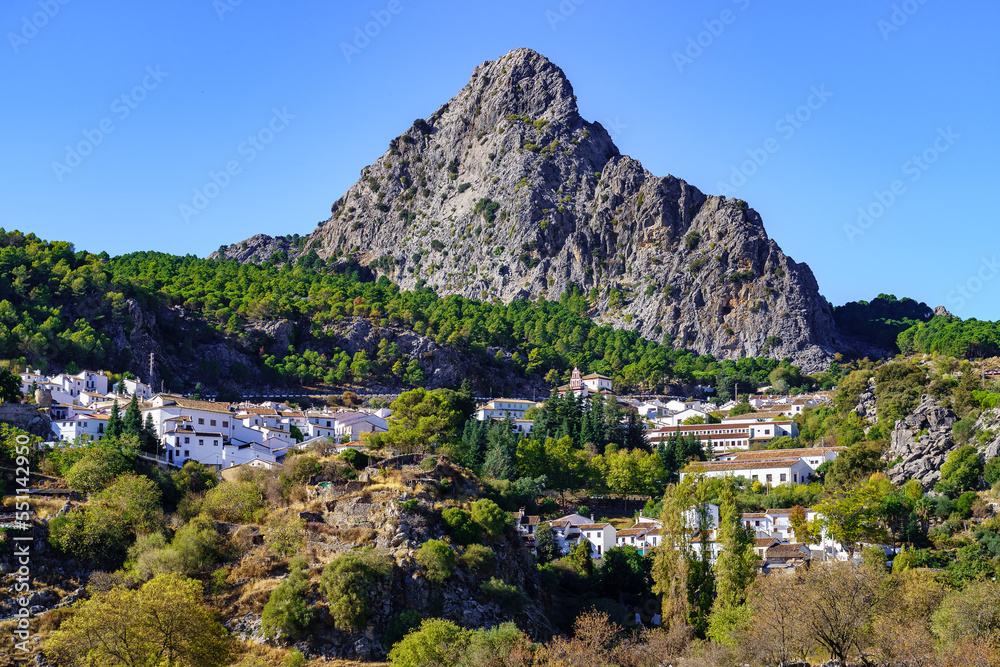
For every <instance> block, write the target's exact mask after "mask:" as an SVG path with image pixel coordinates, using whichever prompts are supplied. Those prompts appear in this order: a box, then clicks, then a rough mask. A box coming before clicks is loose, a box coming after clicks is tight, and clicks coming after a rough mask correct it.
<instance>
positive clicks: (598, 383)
mask: <svg viewBox="0 0 1000 667" xmlns="http://www.w3.org/2000/svg"><path fill="white" fill-rule="evenodd" d="M581 379H582V380H583V386H585V387H586V388H587V389H589V390H590V393H592V394H600V393H603V392H606V391H607V392H610V391H614V389H612V382H611V378H609V377H608V376H607V375H601V374H600V373H590V374H588V375H584V376H583V378H581Z"/></svg>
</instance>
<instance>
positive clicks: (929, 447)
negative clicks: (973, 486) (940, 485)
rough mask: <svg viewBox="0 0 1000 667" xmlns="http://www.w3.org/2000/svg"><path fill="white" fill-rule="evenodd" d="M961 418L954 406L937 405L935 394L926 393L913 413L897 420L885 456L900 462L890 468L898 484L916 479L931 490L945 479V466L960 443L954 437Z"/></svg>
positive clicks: (889, 472) (890, 473) (889, 471)
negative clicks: (942, 475) (949, 456)
mask: <svg viewBox="0 0 1000 667" xmlns="http://www.w3.org/2000/svg"><path fill="white" fill-rule="evenodd" d="M956 421H957V417H956V416H955V413H954V412H953V411H952V410H951V408H945V407H943V406H940V405H938V404H937V402H936V401H935V400H934V398H933V397H931V396H926V395H925V396H923V397H922V399H921V401H920V405H919V406H917V408H916V410H914V411H913V413H912V414H911V415H909V416H908V417H906V418H904V419H900V420H899V421H897V422H896V426H895V427H894V428H893V430H892V438H891V444H890V445H889V450H888V451H887V452H886V453H885V458H886V459H887V460H888V461H890V462H893V461H897V460H898V462H897V463H895V465H893V466H892V467H891V468H889V470H888V471H887V473H886V474H887V476H888V477H889V479H890V480H892V482H893V483H895V484H902V483H903V482H905V481H907V480H909V479H915V480H917V481H918V482H920V484H921V485H922V486H923V487H924V488H925V489H930V488H931V487H933V486H934V484H935V483H936V482H937V481H938V480H940V479H941V466H942V464H944V462H945V461H947V460H948V454H949V452H951V451H952V450H953V449H955V448H956V447H957V446H958V445H957V443H956V442H955V440H954V438H953V437H952V426H954V424H955V422H956Z"/></svg>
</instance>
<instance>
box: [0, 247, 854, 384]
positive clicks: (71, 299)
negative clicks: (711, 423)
mask: <svg viewBox="0 0 1000 667" xmlns="http://www.w3.org/2000/svg"><path fill="white" fill-rule="evenodd" d="M0 268H2V277H0V358H2V359H8V360H12V363H13V364H16V365H21V366H23V365H32V366H41V367H48V368H51V369H56V370H59V369H63V368H66V367H70V368H73V367H80V368H83V367H85V366H86V367H103V368H107V369H109V370H111V371H114V372H119V373H120V372H125V371H130V372H132V373H135V374H137V375H138V376H139V377H140V378H143V379H146V377H147V375H148V371H147V370H146V369H147V367H148V355H149V353H150V352H153V353H154V354H155V355H156V361H157V365H156V369H155V370H156V374H157V375H158V376H159V378H160V379H162V380H164V381H165V384H166V387H167V388H171V389H175V390H181V391H183V390H190V389H192V388H193V387H194V385H195V384H196V383H199V382H200V383H202V385H203V386H204V387H205V388H206V389H210V388H217V389H220V390H228V391H229V392H234V391H239V390H240V388H241V386H244V385H260V384H271V385H287V384H298V383H305V384H317V383H325V384H328V385H334V384H342V383H345V382H354V383H368V382H382V383H386V384H395V385H403V386H405V385H407V384H410V385H420V384H424V383H425V382H429V381H430V379H431V377H432V373H433V372H434V370H435V363H437V362H436V361H435V359H434V358H433V355H432V357H431V358H426V354H424V353H420V354H417V353H414V352H418V351H419V352H425V351H426V350H428V349H430V347H429V346H437V348H445V349H446V350H450V351H452V352H453V357H457V358H459V359H465V360H468V361H469V362H470V363H475V364H476V365H477V366H476V367H477V368H479V369H481V374H480V377H482V378H485V379H484V381H483V382H481V383H480V385H481V387H480V388H483V385H485V383H486V382H489V377H490V374H491V373H492V374H496V373H498V372H499V371H502V373H501V374H500V375H499V377H500V378H501V379H503V378H507V379H506V380H503V382H505V383H506V384H508V385H514V386H516V383H517V382H518V381H519V379H522V380H524V381H534V382H536V383H541V382H542V381H543V379H544V382H545V383H546V385H549V386H551V384H553V383H556V382H559V381H560V379H561V378H562V377H563V375H564V373H565V372H566V371H567V370H568V369H571V368H572V367H573V366H574V365H578V366H580V367H582V368H586V369H587V370H589V371H591V372H599V373H604V374H606V375H609V376H611V377H612V378H613V379H614V380H615V383H616V386H618V387H621V388H622V389H625V390H629V389H640V388H641V389H646V390H654V389H662V388H663V387H664V386H665V385H666V384H669V383H676V384H682V385H690V384H695V383H701V384H708V385H713V386H714V385H718V386H719V389H720V391H721V392H722V393H723V395H727V394H728V393H729V392H730V391H731V390H732V387H733V386H734V385H735V384H736V383H737V382H738V383H739V384H740V386H741V387H743V388H744V389H749V388H751V387H753V388H756V387H758V386H762V385H766V384H769V383H770V382H771V381H772V380H774V379H775V378H772V377H771V374H772V373H777V376H776V377H778V378H780V379H782V381H784V382H786V383H787V384H788V386H789V387H790V388H794V387H802V386H804V387H810V386H812V385H813V384H814V383H813V381H812V380H810V379H808V378H805V377H804V376H802V375H800V373H799V371H798V369H796V368H795V367H793V366H791V365H790V364H788V363H787V362H780V361H778V360H774V359H765V358H756V359H754V358H748V359H740V360H739V361H732V360H725V361H718V360H716V359H714V358H713V357H711V356H709V355H697V354H695V353H693V352H690V351H687V350H677V349H672V348H671V347H670V346H668V345H663V344H660V343H658V342H655V341H649V340H646V339H643V338H642V337H640V336H639V335H638V334H637V333H636V332H635V331H630V330H626V329H615V328H612V327H610V326H598V325H597V324H596V323H595V322H594V321H593V320H592V319H590V318H589V317H587V313H588V312H589V310H590V309H591V308H592V306H593V303H594V301H593V300H594V298H596V297H595V296H594V295H584V294H583V293H582V292H581V291H580V290H579V289H577V288H573V289H572V291H571V292H568V293H564V294H563V295H562V296H561V297H560V298H559V300H551V301H550V300H546V299H544V298H539V299H537V300H534V301H532V300H521V301H514V302H511V303H509V304H503V303H500V302H499V301H493V302H489V303H487V302H482V301H476V300H473V299H466V298H464V297H461V296H457V295H454V296H449V297H444V298H442V297H440V296H439V295H438V294H437V293H436V292H435V291H434V290H432V289H429V288H426V287H421V288H419V289H415V290H401V289H400V288H399V287H398V286H397V285H395V284H393V283H391V282H389V281H388V280H387V279H385V278H381V279H379V280H378V281H377V282H371V281H370V280H369V281H366V280H365V278H366V277H368V278H370V274H368V273H367V272H366V271H365V270H364V269H361V268H360V267H357V266H353V265H350V264H345V263H343V262H339V263H338V262H336V261H333V260H330V261H326V262H324V261H322V260H320V259H319V258H318V257H316V256H315V254H312V253H310V254H308V255H305V256H303V257H301V258H299V259H298V260H297V261H295V262H290V261H288V260H287V256H286V257H282V256H280V255H275V256H272V257H271V258H270V260H269V261H268V262H266V263H264V264H262V265H255V264H240V263H238V262H236V261H229V260H210V259H199V258H196V257H193V256H190V255H189V256H185V257H179V256H172V255H166V254H163V253H156V252H141V253H132V254H129V255H125V256H121V257H114V258H111V257H108V256H107V254H105V253H102V254H100V255H95V254H92V253H88V252H83V251H79V252H78V251H75V250H74V248H73V247H72V245H70V244H68V243H64V242H47V241H43V240H41V239H39V238H37V237H35V236H34V235H33V234H28V235H25V234H22V233H21V232H17V231H12V232H6V231H2V232H0ZM359 329H360V330H362V332H363V333H365V334H366V336H367V338H366V340H364V341H363V342H361V343H359V342H358V341H357V340H356V339H357V332H358V331H359ZM404 334H405V335H404ZM352 336H353V338H352ZM407 341H409V342H407ZM414 341H416V342H414ZM405 345H409V350H410V351H411V354H409V355H408V354H407V350H406V349H403V347H402V346H405ZM365 346H367V348H366V347H365ZM421 346H422V347H421ZM431 351H433V350H431ZM439 358H440V353H439ZM456 363H457V362H456ZM489 369H492V370H489ZM503 373H506V374H507V375H506V376H505V375H503ZM835 375H836V372H835V373H834V376H833V377H826V376H822V375H821V377H820V378H819V381H820V382H821V383H822V382H826V383H832V382H833V381H835V379H836V377H835ZM460 379H461V378H459V381H460ZM472 379H473V380H475V379H476V375H475V374H473V376H472ZM157 384H158V383H157ZM456 384H457V383H456ZM502 386H503V384H502V383H500V384H498V385H497V389H498V390H500V389H501V387H502Z"/></svg>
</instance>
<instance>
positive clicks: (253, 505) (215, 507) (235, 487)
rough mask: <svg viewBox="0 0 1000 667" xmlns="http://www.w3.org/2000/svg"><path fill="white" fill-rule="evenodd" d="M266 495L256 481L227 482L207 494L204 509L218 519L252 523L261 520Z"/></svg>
mask: <svg viewBox="0 0 1000 667" xmlns="http://www.w3.org/2000/svg"><path fill="white" fill-rule="evenodd" d="M264 507H265V502H264V497H263V495H262V494H261V492H260V488H259V487H258V486H257V484H256V483H255V482H226V483H224V484H220V485H219V486H217V487H215V488H214V489H212V490H211V491H209V492H208V493H207V494H205V502H204V504H203V505H202V509H203V510H204V511H205V512H206V513H207V514H208V515H209V516H211V517H212V518H213V519H216V520H217V521H230V522H235V523H240V522H242V523H250V522H253V521H259V520H260V519H261V518H262V515H263V509H264Z"/></svg>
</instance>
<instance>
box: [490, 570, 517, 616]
mask: <svg viewBox="0 0 1000 667" xmlns="http://www.w3.org/2000/svg"><path fill="white" fill-rule="evenodd" d="M480 590H481V591H482V592H483V594H484V595H486V597H487V598H488V599H490V600H493V601H494V602H496V603H497V604H499V605H500V607H501V608H502V609H503V610H504V611H505V612H507V613H508V614H518V613H520V612H521V610H522V609H524V603H525V602H526V601H527V596H526V595H525V594H524V591H522V590H521V589H520V588H518V587H517V586H514V585H513V584H508V583H505V582H504V581H503V580H502V579H497V578H496V577H493V578H492V579H490V580H489V581H487V582H486V583H485V584H483V585H482V586H481V587H480Z"/></svg>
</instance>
